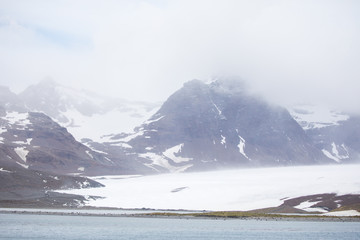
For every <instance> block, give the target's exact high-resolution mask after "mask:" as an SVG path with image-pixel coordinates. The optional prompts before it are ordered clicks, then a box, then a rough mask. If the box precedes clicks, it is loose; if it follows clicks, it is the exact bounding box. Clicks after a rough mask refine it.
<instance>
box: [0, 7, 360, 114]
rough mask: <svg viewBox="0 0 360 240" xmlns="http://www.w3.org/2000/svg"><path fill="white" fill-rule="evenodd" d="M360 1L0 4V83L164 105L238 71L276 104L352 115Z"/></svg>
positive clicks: (359, 58)
mask: <svg viewBox="0 0 360 240" xmlns="http://www.w3.org/2000/svg"><path fill="white" fill-rule="evenodd" d="M359 12H360V1H357V0H354V1H347V0H338V1H331V0H324V1H321V0H311V1H307V0H298V1H291V0H286V1H280V0H279V1H277V0H273V1H272V0H264V1H261V0H248V1H245V0H243V1H242V0H219V1H217V0H179V1H171V0H169V1H165V0H143V1H139V0H135V1H134V0H132V1H125V0H124V1H121V0H119V1H115V0H114V1H111V0H109V1H91V0H86V1H85V0H84V1H81V0H77V1H70V0H69V1H65V0H64V1H56V0H52V1H47V0H43V1H36V0H32V1H28V0H23V1H21V0H8V1H6V0H0V84H1V85H7V86H10V88H11V89H12V90H13V91H15V92H19V91H21V90H23V89H24V88H25V87H26V86H28V85H29V84H33V83H37V82H39V81H40V80H42V79H44V78H45V77H52V78H53V79H54V80H55V81H57V82H59V83H62V84H64V85H68V86H73V87H76V88H85V89H89V90H93V91H97V92H99V93H105V94H109V95H112V96H120V97H124V98H128V99H134V100H145V101H164V100H165V99H166V98H167V97H168V96H169V95H170V94H171V93H173V92H174V91H175V90H177V89H178V88H180V87H181V86H182V84H183V83H184V82H185V81H188V80H191V79H194V78H198V79H208V78H210V77H211V76H214V75H222V74H225V75H238V76H240V77H241V78H243V79H244V80H246V81H247V82H249V84H250V86H253V87H254V89H256V90H257V91H258V92H261V93H262V94H264V95H265V96H266V97H268V98H269V99H271V100H274V101H275V102H278V103H282V104H289V103H292V102H304V101H310V102H322V103H327V104H329V105H332V106H340V107H344V106H346V107H347V108H348V109H351V110H354V111H358V112H360V104H359V103H360V94H359V92H360V66H359V65H360V47H359V45H360V44H359V43H360V14H359Z"/></svg>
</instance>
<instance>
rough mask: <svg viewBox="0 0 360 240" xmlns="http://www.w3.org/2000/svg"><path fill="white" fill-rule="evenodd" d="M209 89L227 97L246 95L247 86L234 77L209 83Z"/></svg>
mask: <svg viewBox="0 0 360 240" xmlns="http://www.w3.org/2000/svg"><path fill="white" fill-rule="evenodd" d="M209 87H210V88H211V90H212V91H214V92H217V93H222V94H228V95H233V94H247V93H248V87H247V84H246V83H245V82H244V81H243V80H241V79H239V78H236V77H229V78H218V79H216V80H215V81H213V82H211V83H210V85H209Z"/></svg>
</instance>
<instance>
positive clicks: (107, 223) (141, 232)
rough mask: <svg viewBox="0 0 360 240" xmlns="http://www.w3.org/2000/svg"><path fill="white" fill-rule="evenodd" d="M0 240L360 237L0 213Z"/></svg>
mask: <svg viewBox="0 0 360 240" xmlns="http://www.w3.org/2000/svg"><path fill="white" fill-rule="evenodd" d="M0 239H52V240H57V239H145V240H146V239H149V240H155V239H157V240H159V239H167V240H168V239H207V240H209V239H216V240H219V239H227V240H228V239H254V240H255V239H256V240H261V239H277V240H278V239H295V240H297V239H317V240H320V239H321V240H330V239H331V240H335V239H336V240H338V239H345V240H346V239H349V240H350V239H351V240H353V239H360V222H302V221H258V220H235V219H234V220H214V219H171V218H132V217H91V216H56V215H29V214H0Z"/></svg>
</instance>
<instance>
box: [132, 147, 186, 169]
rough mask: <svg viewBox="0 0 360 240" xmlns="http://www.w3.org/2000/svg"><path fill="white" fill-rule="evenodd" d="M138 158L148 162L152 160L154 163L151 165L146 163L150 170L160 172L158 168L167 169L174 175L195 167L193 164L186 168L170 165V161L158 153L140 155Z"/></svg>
mask: <svg viewBox="0 0 360 240" xmlns="http://www.w3.org/2000/svg"><path fill="white" fill-rule="evenodd" d="M138 156H139V157H142V158H146V159H148V160H151V161H152V163H150V164H149V163H146V164H145V165H146V166H148V167H150V168H153V169H155V170H156V171H158V169H157V168H156V167H157V166H159V167H162V168H165V169H167V170H169V172H172V173H174V172H183V171H185V170H186V169H188V168H189V167H192V166H193V165H192V164H188V165H185V166H173V165H171V164H170V163H169V161H168V160H167V159H166V158H165V157H164V156H161V155H158V154H156V153H151V152H147V153H142V154H139V155H138Z"/></svg>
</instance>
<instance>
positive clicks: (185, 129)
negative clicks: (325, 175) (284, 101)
mask: <svg viewBox="0 0 360 240" xmlns="http://www.w3.org/2000/svg"><path fill="white" fill-rule="evenodd" d="M115 139H116V138H115ZM117 139H118V140H119V141H123V142H124V143H127V144H129V145H130V146H131V147H132V148H131V149H129V150H128V151H129V152H135V153H138V156H139V157H140V159H141V158H142V159H144V160H147V161H150V164H149V163H148V166H150V167H153V168H156V169H158V170H161V169H164V168H166V169H169V170H170V171H178V170H185V169H188V170H189V169H190V170H207V169H218V168H230V167H236V166H276V165H297V164H314V163H324V162H327V161H328V159H327V158H325V157H324V155H323V154H322V153H321V151H319V150H318V149H317V148H315V147H314V146H313V143H312V140H311V139H310V138H309V137H308V136H307V135H306V134H305V132H304V131H303V129H302V128H301V127H300V126H299V124H298V123H297V122H296V121H295V120H294V119H293V118H292V117H291V116H290V114H289V113H288V112H287V110H286V109H284V108H281V107H278V106H271V105H269V104H267V103H266V102H265V101H262V100H261V99H258V98H256V97H253V96H250V95H248V94H247V92H246V89H245V88H244V86H243V85H242V84H241V83H239V82H237V81H232V80H222V81H216V82H213V83H211V84H205V83H203V82H201V81H198V80H193V81H190V82H188V83H186V84H184V87H183V88H182V89H180V90H179V91H177V92H175V93H174V94H173V95H172V96H170V97H169V98H168V100H167V101H166V102H165V103H164V104H163V106H162V107H161V108H160V110H159V111H158V112H157V113H156V114H155V115H154V116H153V117H151V118H150V119H149V121H147V122H146V123H145V124H143V125H142V126H140V127H139V128H137V130H136V132H135V134H133V135H130V136H127V137H124V136H117Z"/></svg>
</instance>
